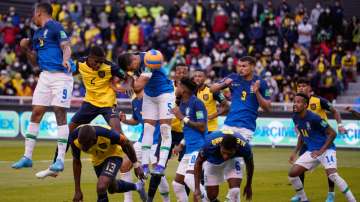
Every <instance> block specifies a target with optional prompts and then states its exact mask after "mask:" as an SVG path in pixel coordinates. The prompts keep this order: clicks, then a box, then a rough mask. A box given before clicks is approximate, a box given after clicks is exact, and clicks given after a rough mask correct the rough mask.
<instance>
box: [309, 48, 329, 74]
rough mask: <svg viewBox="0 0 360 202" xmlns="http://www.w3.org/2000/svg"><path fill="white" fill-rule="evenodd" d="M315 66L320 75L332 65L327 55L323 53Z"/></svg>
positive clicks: (316, 60)
mask: <svg viewBox="0 0 360 202" xmlns="http://www.w3.org/2000/svg"><path fill="white" fill-rule="evenodd" d="M313 66H314V68H315V69H316V71H317V72H318V73H320V74H323V73H325V71H326V70H327V69H328V68H329V67H330V63H329V61H328V60H327V59H326V58H325V54H324V53H321V54H320V55H319V57H317V58H316V59H315V60H314V62H313Z"/></svg>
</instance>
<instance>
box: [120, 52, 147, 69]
mask: <svg viewBox="0 0 360 202" xmlns="http://www.w3.org/2000/svg"><path fill="white" fill-rule="evenodd" d="M140 63H141V61H140V56H139V55H137V54H133V53H123V54H121V55H119V57H118V65H119V67H120V68H121V69H123V70H124V71H125V72H128V71H135V70H137V69H139V67H140Z"/></svg>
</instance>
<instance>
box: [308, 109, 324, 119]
mask: <svg viewBox="0 0 360 202" xmlns="http://www.w3.org/2000/svg"><path fill="white" fill-rule="evenodd" d="M306 119H308V120H309V121H316V120H321V117H320V116H319V115H318V114H316V113H314V112H312V111H310V110H307V112H306Z"/></svg>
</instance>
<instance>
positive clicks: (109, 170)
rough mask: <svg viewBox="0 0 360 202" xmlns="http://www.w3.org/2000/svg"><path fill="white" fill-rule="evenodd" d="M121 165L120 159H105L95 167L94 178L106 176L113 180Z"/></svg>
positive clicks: (116, 157)
mask: <svg viewBox="0 0 360 202" xmlns="http://www.w3.org/2000/svg"><path fill="white" fill-rule="evenodd" d="M121 164H122V158H120V157H118V156H111V157H109V158H107V159H105V161H104V162H102V164H100V165H98V166H95V167H94V169H95V173H96V176H97V177H98V178H99V177H100V176H107V177H110V178H113V179H115V177H116V175H117V173H118V171H119V169H120V167H121Z"/></svg>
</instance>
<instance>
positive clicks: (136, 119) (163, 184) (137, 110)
mask: <svg viewBox="0 0 360 202" xmlns="http://www.w3.org/2000/svg"><path fill="white" fill-rule="evenodd" d="M142 102H143V91H141V92H139V93H136V97H135V98H134V99H133V100H132V102H131V104H132V118H131V119H126V116H125V114H124V113H120V119H121V122H123V123H125V124H128V125H137V124H139V123H141V124H142V126H143V127H144V121H143V119H142ZM159 137H160V124H159V123H157V124H156V126H155V132H154V141H153V145H152V146H151V153H152V155H151V156H150V158H151V159H150V162H151V164H152V165H153V167H154V166H155V165H156V163H157V157H156V156H155V151H156V148H157V144H158V141H159ZM142 138H143V132H142V133H141V134H140V137H139V139H138V141H137V142H135V143H134V149H135V152H136V156H137V158H138V159H140V161H141V158H142V149H141V141H142ZM152 178H153V177H151V179H150V186H149V192H148V195H149V199H150V200H151V199H152V198H153V197H154V195H155V192H156V189H155V191H154V190H153V189H154V187H155V186H152V183H153V181H154V180H152ZM123 179H124V180H125V181H130V182H131V181H132V176H131V173H130V172H126V173H123ZM158 186H159V191H160V195H161V197H162V199H163V201H164V202H169V201H170V198H169V184H168V182H167V180H166V177H165V176H162V177H161V179H160V182H159V184H158ZM158 186H156V188H157V187H158ZM131 201H132V195H131V193H130V192H128V193H125V196H124V202H131Z"/></svg>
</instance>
